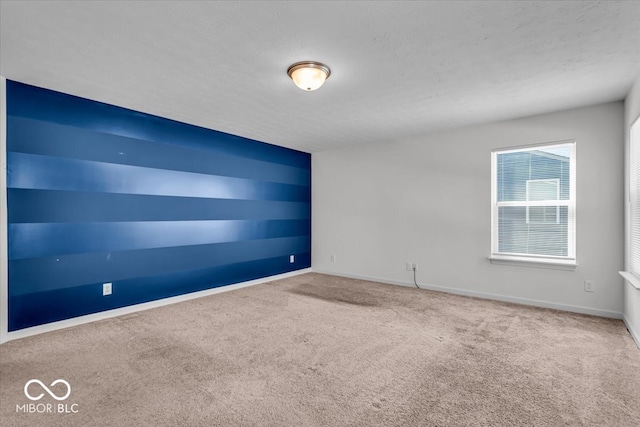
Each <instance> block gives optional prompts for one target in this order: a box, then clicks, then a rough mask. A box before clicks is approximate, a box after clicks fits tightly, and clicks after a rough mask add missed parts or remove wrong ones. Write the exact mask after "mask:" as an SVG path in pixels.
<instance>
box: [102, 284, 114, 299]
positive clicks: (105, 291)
mask: <svg viewBox="0 0 640 427" xmlns="http://www.w3.org/2000/svg"><path fill="white" fill-rule="evenodd" d="M112 286H113V284H112V283H103V284H102V296H107V295H111V291H112Z"/></svg>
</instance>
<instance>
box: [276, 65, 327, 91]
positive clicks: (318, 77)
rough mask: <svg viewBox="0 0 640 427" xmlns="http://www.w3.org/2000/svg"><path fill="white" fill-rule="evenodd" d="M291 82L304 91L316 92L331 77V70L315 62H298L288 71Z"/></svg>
mask: <svg viewBox="0 0 640 427" xmlns="http://www.w3.org/2000/svg"><path fill="white" fill-rule="evenodd" d="M287 74H289V77H291V80H293V82H294V83H295V84H296V86H298V87H299V88H300V89H302V90H307V91H309V90H316V89H318V88H319V87H320V86H322V85H323V84H324V81H325V80H327V79H328V78H329V76H330V75H331V70H330V69H329V67H327V66H326V65H324V64H321V63H319V62H315V61H302V62H296V63H295V64H293V65H292V66H290V67H289V69H288V70H287Z"/></svg>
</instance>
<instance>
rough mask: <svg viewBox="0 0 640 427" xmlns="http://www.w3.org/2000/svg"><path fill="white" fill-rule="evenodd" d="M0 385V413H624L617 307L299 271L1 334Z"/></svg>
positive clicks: (335, 418) (19, 422)
mask: <svg viewBox="0 0 640 427" xmlns="http://www.w3.org/2000/svg"><path fill="white" fill-rule="evenodd" d="M58 378H60V379H64V380H66V381H67V382H68V383H69V384H70V387H71V394H70V396H69V397H68V398H67V399H66V400H64V401H57V400H54V398H53V396H50V395H49V393H47V390H45V389H44V388H43V387H42V386H41V385H39V384H37V383H34V384H31V385H30V386H29V387H28V392H29V394H30V395H31V396H33V397H36V396H38V395H39V394H44V396H43V397H42V398H41V399H40V400H38V401H31V400H29V399H27V398H26V396H25V393H24V388H25V383H27V382H28V381H29V380H30V379H39V380H41V381H42V383H43V384H44V385H46V386H47V387H48V389H50V390H51V392H52V393H53V394H54V395H56V396H58V397H62V396H63V395H64V394H65V392H66V390H67V388H66V386H65V385H64V384H62V383H58V384H56V385H53V386H51V385H50V384H51V383H52V382H53V381H54V380H56V379H58ZM0 383H1V386H0V397H1V403H0V406H1V412H0V416H1V420H0V421H1V422H0V424H2V425H3V426H45V425H46V426H553V427H558V426H598V427H602V426H624V427H632V426H640V350H638V348H637V347H636V345H635V343H634V342H633V340H632V339H631V336H630V335H629V333H628V332H627V330H626V329H625V327H624V324H623V323H622V322H621V321H620V320H612V319H603V318H598V317H591V316H585V315H579V314H572V313H566V312H560V311H554V310H547V309H539V308H533V307H526V306H521V305H513V304H507V303H501V302H496V301H487V300H481V299H475V298H467V297H461V296H456V295H450V294H444V293H439V292H432V291H425V290H418V289H412V288H408V287H401V286H393V285H384V284H379V283H372V282H367V281H361V280H352V279H345V278H340V277H334V276H328V275H322V274H315V273H309V274H304V275H300V276H295V277H291V278H287V279H283V280H278V281H274V282H270V283H266V284H262V285H257V286H253V287H249V288H243V289H239V290H235V291H232V292H226V293H222V294H217V295H213V296H209V297H204V298H199V299H196V300H191V301H187V302H183V303H178V304H173V305H169V306H165V307H160V308H156V309H152V310H147V311H142V312H138V313H134V314H130V315H125V316H121V317H117V318H112V319H107V320H103V321H99V322H94V323H90V324H86V325H82V326H78V327H73V328H68V329H64V330H60V331H55V332H50V333H46V334H42V335H38V336H33V337H29V338H24V339H20V340H16V341H11V342H8V343H5V344H3V345H1V346H0ZM29 403H32V404H33V405H34V407H35V409H36V412H33V413H29V409H28V408H29V407H28V406H22V405H28V404H29ZM47 404H49V405H51V409H52V411H51V412H47V409H46V408H47V406H46V405H47ZM36 405H41V406H39V408H38V407H37V406H36ZM59 405H64V407H61V406H59ZM74 405H75V406H74ZM37 409H40V410H41V411H45V412H43V413H38V411H37ZM73 411H75V412H73Z"/></svg>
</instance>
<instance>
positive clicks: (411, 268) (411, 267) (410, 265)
mask: <svg viewBox="0 0 640 427" xmlns="http://www.w3.org/2000/svg"><path fill="white" fill-rule="evenodd" d="M406 268H407V271H413V263H410V262H408V263H407V267H406Z"/></svg>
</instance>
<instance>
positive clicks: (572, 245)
mask: <svg viewBox="0 0 640 427" xmlns="http://www.w3.org/2000/svg"><path fill="white" fill-rule="evenodd" d="M560 146H570V147H571V155H570V157H569V199H568V200H557V201H542V202H541V201H521V202H520V201H518V202H512V201H509V202H498V155H499V154H506V153H516V152H524V151H532V150H535V149H544V148H552V147H560ZM576 151H577V150H576V141H575V139H570V140H562V141H553V142H545V143H540V144H531V145H526V146H518V147H507V148H497V149H494V150H492V151H491V255H490V256H489V259H490V260H491V262H492V263H496V264H502V263H507V264H520V265H525V266H542V267H550V268H575V267H576V266H577V265H578V264H577V257H576V252H577V240H576V229H577V215H576V176H577V174H576V163H577V162H576ZM558 198H559V197H558ZM545 205H546V206H567V215H568V221H569V223H568V225H567V227H568V229H567V256H553V255H535V254H523V253H510V252H500V251H499V250H498V235H499V218H498V211H499V208H500V207H503V206H526V207H527V208H528V207H529V206H545ZM527 211H528V209H527ZM558 211H559V209H558Z"/></svg>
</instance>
